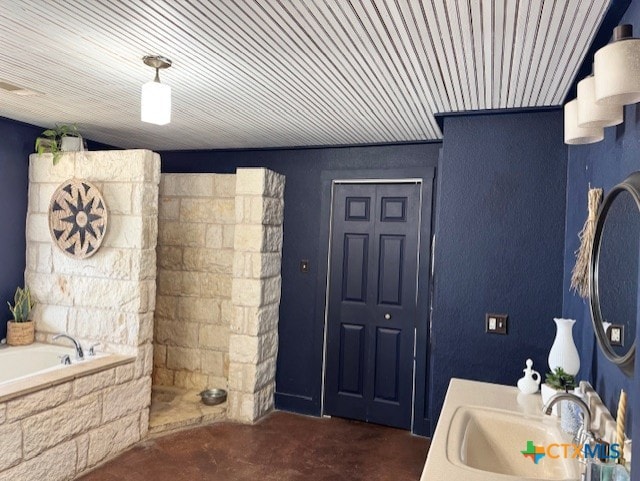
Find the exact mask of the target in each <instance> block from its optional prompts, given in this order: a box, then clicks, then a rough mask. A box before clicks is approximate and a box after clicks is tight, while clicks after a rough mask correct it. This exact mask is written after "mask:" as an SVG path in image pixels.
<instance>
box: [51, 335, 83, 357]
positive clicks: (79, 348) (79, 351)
mask: <svg viewBox="0 0 640 481" xmlns="http://www.w3.org/2000/svg"><path fill="white" fill-rule="evenodd" d="M61 337H63V338H65V339H69V340H70V341H71V342H73V345H74V347H75V348H76V358H77V359H78V360H79V361H82V360H83V359H84V352H83V351H82V346H81V345H80V343H79V342H78V341H76V340H75V339H74V338H73V337H71V336H70V335H68V334H62V333H61V334H56V335H55V336H53V340H54V341H55V340H56V339H60V338H61Z"/></svg>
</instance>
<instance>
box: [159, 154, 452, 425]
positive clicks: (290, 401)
mask: <svg viewBox="0 0 640 481" xmlns="http://www.w3.org/2000/svg"><path fill="white" fill-rule="evenodd" d="M439 149H440V143H431V144H407V145H389V146H372V147H345V148H318V149H276V150H228V151H191V152H185V151H174V152H161V157H162V171H163V172H221V173H224V172H235V170H236V169H237V168H238V167H266V168H269V169H272V170H274V171H276V172H279V173H281V174H284V175H285V176H286V188H285V209H284V241H283V249H282V250H283V255H282V299H281V303H280V325H279V334H280V347H279V351H278V366H277V379H276V389H277V394H276V402H277V405H278V407H281V408H287V409H292V410H295V411H297V412H304V413H308V414H316V415H317V414H319V413H320V386H321V374H322V358H321V353H322V325H321V324H318V322H317V319H318V315H317V314H318V313H317V312H316V309H317V299H316V296H317V293H318V286H317V282H316V275H317V268H318V265H319V263H320V262H322V263H326V258H325V259H322V258H320V256H319V252H318V251H319V238H320V227H321V221H320V211H321V188H320V187H321V178H320V177H321V172H322V171H327V170H345V171H350V170H360V169H367V170H369V169H402V168H412V167H418V168H420V167H424V168H425V169H426V168H429V167H435V166H436V164H437V160H438V151H439ZM301 259H309V261H310V265H311V272H310V273H309V274H302V273H301V272H300V270H299V262H300V260H301ZM426 316H427V313H425V317H426ZM283 403H286V404H283Z"/></svg>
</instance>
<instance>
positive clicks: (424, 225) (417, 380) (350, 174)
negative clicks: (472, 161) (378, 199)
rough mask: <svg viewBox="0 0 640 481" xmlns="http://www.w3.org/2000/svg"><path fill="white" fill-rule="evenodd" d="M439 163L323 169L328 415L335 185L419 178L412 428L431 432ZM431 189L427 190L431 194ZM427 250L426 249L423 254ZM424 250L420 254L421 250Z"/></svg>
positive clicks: (318, 338) (320, 352) (321, 267)
mask: <svg viewBox="0 0 640 481" xmlns="http://www.w3.org/2000/svg"><path fill="white" fill-rule="evenodd" d="M434 178H435V168H433V167H425V168H408V169H376V170H352V171H323V172H322V174H321V192H322V205H321V216H320V236H319V245H318V253H319V256H318V262H319V264H318V274H317V293H316V309H315V312H316V324H315V325H316V328H315V329H314V355H315V358H316V359H315V361H316V362H315V365H316V366H319V368H320V372H319V373H318V374H319V376H320V377H319V379H320V383H319V385H318V390H317V395H318V398H319V402H320V406H319V407H320V415H321V416H322V415H324V382H325V362H326V333H327V329H326V323H327V315H328V312H327V305H328V304H327V303H328V301H329V298H328V288H329V282H328V281H329V262H330V257H329V256H330V244H331V221H332V209H333V186H334V185H335V184H336V183H344V184H362V183H370V184H382V183H392V184H396V183H408V182H411V183H418V184H419V185H420V187H421V188H420V199H421V205H420V225H419V231H418V236H419V239H418V253H419V263H418V273H417V275H418V282H417V296H416V317H417V319H416V322H415V326H414V352H415V358H414V366H413V379H414V381H413V400H412V414H411V418H412V422H411V432H412V433H414V434H419V435H423V436H427V435H429V433H430V429H431V422H430V420H429V418H428V396H427V387H428V385H429V383H428V379H427V376H428V372H429V359H428V354H429V330H430V329H429V328H430V322H431V321H430V312H429V297H430V282H431V279H430V270H431V266H430V263H431V242H432V240H431V238H432V235H431V232H432V221H433V212H432V206H433V200H434V199H435V196H434V195H433V194H434V192H433V190H434ZM427 194H428V195H427ZM425 253H426V255H425ZM420 254H422V255H420Z"/></svg>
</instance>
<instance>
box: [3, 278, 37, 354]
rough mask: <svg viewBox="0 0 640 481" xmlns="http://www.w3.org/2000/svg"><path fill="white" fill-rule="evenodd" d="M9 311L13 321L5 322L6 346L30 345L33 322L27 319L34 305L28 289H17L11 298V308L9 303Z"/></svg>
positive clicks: (33, 332) (33, 336)
mask: <svg viewBox="0 0 640 481" xmlns="http://www.w3.org/2000/svg"><path fill="white" fill-rule="evenodd" d="M7 304H9V310H10V311H11V314H13V320H12V321H9V322H7V344H9V345H10V346H25V345H27V344H31V343H32V342H33V341H34V338H35V328H34V323H33V321H32V320H31V319H30V318H29V316H30V314H31V309H33V306H34V303H33V300H32V299H31V292H30V291H29V288H28V287H25V288H24V289H22V288H21V287H18V288H17V289H16V293H15V295H14V296H13V306H12V305H11V303H10V302H7Z"/></svg>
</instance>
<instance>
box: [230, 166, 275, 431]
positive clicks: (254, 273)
mask: <svg viewBox="0 0 640 481" xmlns="http://www.w3.org/2000/svg"><path fill="white" fill-rule="evenodd" d="M284 184H285V179H284V176H282V175H280V174H277V173H275V172H272V171H270V170H267V169H238V171H237V173H236V197H235V201H236V205H235V213H236V227H235V236H234V256H233V286H232V294H231V299H232V302H233V315H232V317H231V335H230V336H229V397H228V408H227V409H228V411H227V413H228V417H229V418H230V419H233V420H236V421H240V422H245V423H252V422H255V421H256V420H258V419H259V418H260V417H262V416H263V415H264V414H266V413H267V412H269V411H270V410H271V409H272V408H273V403H274V397H273V396H274V391H275V373H276V357H277V354H278V309H279V305H280V285H281V277H280V266H281V259H282V221H283V212H284Z"/></svg>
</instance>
